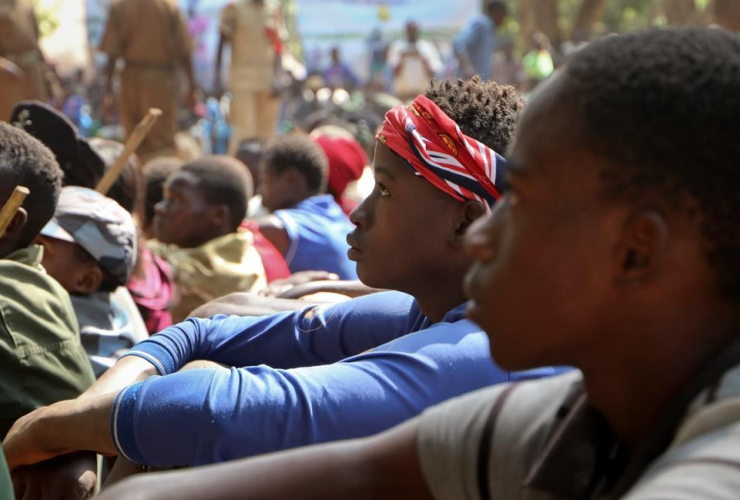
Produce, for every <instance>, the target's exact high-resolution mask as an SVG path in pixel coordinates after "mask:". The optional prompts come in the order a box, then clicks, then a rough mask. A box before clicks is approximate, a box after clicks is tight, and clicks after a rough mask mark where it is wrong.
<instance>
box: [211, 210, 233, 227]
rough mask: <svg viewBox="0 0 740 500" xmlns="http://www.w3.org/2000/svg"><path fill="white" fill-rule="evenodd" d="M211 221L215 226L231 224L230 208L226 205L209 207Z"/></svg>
mask: <svg viewBox="0 0 740 500" xmlns="http://www.w3.org/2000/svg"><path fill="white" fill-rule="evenodd" d="M211 221H212V222H213V225H214V226H216V227H221V226H224V225H229V226H231V224H232V221H231V209H230V208H229V207H228V206H227V205H223V204H222V205H213V206H212V207H211Z"/></svg>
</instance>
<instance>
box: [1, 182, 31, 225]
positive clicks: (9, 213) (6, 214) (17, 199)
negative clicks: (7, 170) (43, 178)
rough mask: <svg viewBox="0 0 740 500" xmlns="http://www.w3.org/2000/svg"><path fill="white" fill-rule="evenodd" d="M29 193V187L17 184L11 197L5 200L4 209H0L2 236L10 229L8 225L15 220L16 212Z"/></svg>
mask: <svg viewBox="0 0 740 500" xmlns="http://www.w3.org/2000/svg"><path fill="white" fill-rule="evenodd" d="M29 193H30V191H29V190H28V188H27V187H24V186H16V188H15V189H14V190H13V193H12V194H11V195H10V198H8V201H6V202H5V205H4V206H3V209H2V210H0V238H2V237H3V234H5V230H6V229H8V226H9V225H10V221H12V220H13V217H15V213H16V212H17V211H18V209H19V208H21V205H23V201H24V200H25V199H26V196H28V194H29Z"/></svg>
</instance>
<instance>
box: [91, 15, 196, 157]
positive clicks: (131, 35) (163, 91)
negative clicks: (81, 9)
mask: <svg viewBox="0 0 740 500" xmlns="http://www.w3.org/2000/svg"><path fill="white" fill-rule="evenodd" d="M100 50H101V51H103V52H105V53H106V54H108V57H112V58H118V57H121V58H123V60H124V61H125V62H126V65H125V68H124V70H123V73H122V74H121V96H120V112H121V122H122V124H123V127H124V128H125V130H126V135H127V136H129V135H131V132H132V131H133V129H134V127H136V124H137V123H139V122H140V121H141V120H142V119H143V118H144V116H145V115H146V113H147V111H148V110H149V108H159V109H161V110H162V116H161V117H160V118H159V120H158V121H157V123H156V125H155V126H154V128H153V129H152V130H151V132H149V135H148V136H147V137H146V139H144V142H142V144H141V146H140V147H139V150H138V153H139V155H140V156H141V157H142V160H144V161H146V160H147V159H149V158H152V157H154V156H160V155H172V154H174V152H175V133H176V132H177V129H178V127H177V85H176V75H177V68H178V66H179V65H180V64H181V61H183V60H185V59H186V58H188V57H190V54H191V50H192V42H191V39H190V35H189V33H188V29H187V25H186V24H185V21H184V19H183V17H182V13H181V12H180V8H179V7H178V6H177V2H176V1H175V0H113V2H112V3H111V6H110V11H109V15H108V24H107V25H106V27H105V33H104V34H103V39H102V42H101V43H100Z"/></svg>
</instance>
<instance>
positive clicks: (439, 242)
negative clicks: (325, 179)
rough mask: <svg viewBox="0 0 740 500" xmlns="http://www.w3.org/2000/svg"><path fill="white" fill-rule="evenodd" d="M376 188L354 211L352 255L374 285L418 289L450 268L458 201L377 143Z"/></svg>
mask: <svg viewBox="0 0 740 500" xmlns="http://www.w3.org/2000/svg"><path fill="white" fill-rule="evenodd" d="M374 169H375V189H374V190H373V192H372V193H371V194H370V195H369V196H368V197H367V198H366V199H365V200H364V201H363V202H362V203H361V204H360V205H359V206H358V207H357V208H356V209H355V210H354V211H353V212H352V214H351V215H350V220H351V221H352V223H353V224H355V225H356V226H357V228H356V229H355V230H354V231H353V232H352V233H351V234H350V235H349V237H348V238H347V242H348V243H349V244H350V246H351V249H350V250H349V258H350V259H351V260H354V261H356V262H357V274H358V276H359V278H360V279H361V280H362V282H363V283H365V284H366V285H368V286H372V287H377V288H388V289H393V290H400V291H407V292H409V293H411V292H412V291H413V290H410V289H409V286H413V285H417V286H418V284H419V283H421V282H423V281H424V280H425V279H427V278H428V277H430V276H435V275H439V274H438V273H450V272H451V271H450V259H452V258H454V254H455V249H454V246H453V245H452V244H451V242H450V240H451V239H452V237H453V235H454V228H453V227H452V225H453V223H452V222H451V220H452V219H453V217H452V215H451V214H452V213H453V212H454V209H453V207H454V205H457V204H458V202H457V201H456V200H454V199H453V198H451V197H450V196H448V195H447V194H445V193H443V192H442V191H440V190H438V189H437V188H435V187H434V186H433V185H432V184H431V183H429V182H428V181H426V180H425V179H424V178H422V177H418V176H416V175H414V172H413V170H412V168H411V167H410V166H409V165H408V164H407V163H406V162H405V160H403V159H402V158H401V157H400V156H398V155H396V154H395V153H393V152H392V151H391V150H390V149H389V148H388V147H387V146H385V145H383V144H381V143H377V144H376V146H375V160H374Z"/></svg>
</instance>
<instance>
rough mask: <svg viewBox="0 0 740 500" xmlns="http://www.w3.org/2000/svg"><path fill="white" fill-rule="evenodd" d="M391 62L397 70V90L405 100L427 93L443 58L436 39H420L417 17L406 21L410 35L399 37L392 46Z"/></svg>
mask: <svg viewBox="0 0 740 500" xmlns="http://www.w3.org/2000/svg"><path fill="white" fill-rule="evenodd" d="M388 64H389V65H390V67H391V69H392V70H393V77H394V83H393V90H394V92H395V94H396V97H398V98H399V99H401V100H402V101H410V100H412V99H414V98H415V97H416V96H417V95H419V94H423V93H424V92H425V91H426V89H427V87H428V86H429V82H430V81H431V80H432V78H434V77H435V76H436V75H437V74H438V73H439V72H440V71H442V59H441V58H440V56H439V51H438V50H437V47H435V46H434V44H433V43H432V42H429V41H427V40H420V39H419V25H418V24H417V23H416V21H409V22H408V23H406V39H405V40H396V41H395V42H393V43H392V44H391V46H390V49H389V50H388Z"/></svg>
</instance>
